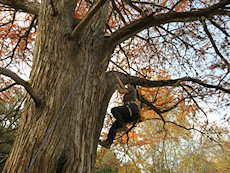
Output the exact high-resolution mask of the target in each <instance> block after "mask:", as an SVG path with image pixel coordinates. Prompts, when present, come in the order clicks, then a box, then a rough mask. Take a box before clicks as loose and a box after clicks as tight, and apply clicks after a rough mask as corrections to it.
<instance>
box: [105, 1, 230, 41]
mask: <svg viewBox="0 0 230 173" xmlns="http://www.w3.org/2000/svg"><path fill="white" fill-rule="evenodd" d="M228 4H230V2H229V0H222V1H220V2H219V3H217V4H215V5H213V6H210V7H207V8H204V9H199V10H197V11H189V12H171V11H170V12H168V13H165V14H159V15H156V16H154V14H151V15H149V16H146V17H143V18H140V19H138V20H136V21H134V22H132V23H130V24H128V25H126V26H124V27H123V28H121V29H119V30H118V31H116V32H114V33H113V34H112V35H111V37H110V38H108V40H109V41H110V42H111V43H112V44H113V45H118V44H119V43H121V42H123V41H125V40H127V39H128V38H130V37H131V36H134V35H135V34H137V33H138V32H140V31H142V30H144V29H147V28H149V27H153V26H157V25H162V24H166V23H170V22H191V21H197V20H200V17H201V16H207V17H211V16H214V15H216V14H218V13H219V12H220V8H223V7H225V6H226V5H228Z"/></svg>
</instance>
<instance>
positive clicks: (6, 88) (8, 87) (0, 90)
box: [0, 83, 17, 92]
mask: <svg viewBox="0 0 230 173" xmlns="http://www.w3.org/2000/svg"><path fill="white" fill-rule="evenodd" d="M16 84H17V83H12V84H10V85H9V86H7V87H5V88H3V89H0V92H3V91H6V90H8V89H10V88H11V87H13V86H14V85H16Z"/></svg>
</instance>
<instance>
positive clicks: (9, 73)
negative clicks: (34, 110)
mask: <svg viewBox="0 0 230 173" xmlns="http://www.w3.org/2000/svg"><path fill="white" fill-rule="evenodd" d="M0 74H3V75H5V76H8V77H10V78H12V79H13V80H14V81H15V82H16V84H19V85H22V86H23V87H24V88H25V89H26V91H27V92H28V93H29V94H30V95H31V97H32V98H33V99H34V101H35V103H36V105H37V106H39V105H40V104H41V99H40V98H39V97H38V95H37V93H36V91H34V89H33V88H32V86H31V84H30V83H28V82H26V81H25V80H23V79H22V78H20V77H19V76H18V75H17V74H16V73H14V72H12V71H10V70H8V69H6V68H0Z"/></svg>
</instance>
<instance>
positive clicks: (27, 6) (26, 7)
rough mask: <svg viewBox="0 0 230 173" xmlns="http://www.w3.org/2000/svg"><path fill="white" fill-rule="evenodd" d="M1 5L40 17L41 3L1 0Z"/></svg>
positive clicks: (22, 0)
mask: <svg viewBox="0 0 230 173" xmlns="http://www.w3.org/2000/svg"><path fill="white" fill-rule="evenodd" d="M0 3H1V4H4V5H7V6H10V7H12V8H14V9H15V10H19V11H23V12H26V13H31V14H34V15H38V12H39V3H36V2H28V1H24V0H0Z"/></svg>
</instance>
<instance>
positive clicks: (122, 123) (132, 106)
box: [99, 73, 140, 149]
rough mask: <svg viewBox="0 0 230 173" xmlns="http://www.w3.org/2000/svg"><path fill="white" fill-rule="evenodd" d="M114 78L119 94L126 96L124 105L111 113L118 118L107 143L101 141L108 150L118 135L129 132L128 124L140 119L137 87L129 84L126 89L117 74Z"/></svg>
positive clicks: (115, 108) (110, 131) (113, 109)
mask: <svg viewBox="0 0 230 173" xmlns="http://www.w3.org/2000/svg"><path fill="white" fill-rule="evenodd" d="M114 76H115V78H116V79H117V81H118V83H117V84H116V87H117V89H118V92H119V93H120V94H124V97H123V103H124V105H123V106H118V107H114V108H112V109H111V113H112V114H113V116H114V118H116V120H115V121H114V123H113V124H112V126H111V128H110V130H109V134H108V136H107V139H106V140H105V141H100V140H99V144H100V145H101V146H103V147H105V148H108V149H110V146H111V145H112V143H113V140H114V138H115V136H116V133H118V132H121V131H126V132H127V131H128V128H127V126H126V123H131V122H136V121H138V120H139V119H140V113H139V109H140V108H139V104H138V103H137V102H136V98H137V90H136V85H135V84H133V83H129V84H128V88H126V87H125V86H124V84H123V83H122V81H121V80H120V78H119V77H118V75H117V74H116V73H115V74H114Z"/></svg>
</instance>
